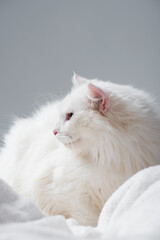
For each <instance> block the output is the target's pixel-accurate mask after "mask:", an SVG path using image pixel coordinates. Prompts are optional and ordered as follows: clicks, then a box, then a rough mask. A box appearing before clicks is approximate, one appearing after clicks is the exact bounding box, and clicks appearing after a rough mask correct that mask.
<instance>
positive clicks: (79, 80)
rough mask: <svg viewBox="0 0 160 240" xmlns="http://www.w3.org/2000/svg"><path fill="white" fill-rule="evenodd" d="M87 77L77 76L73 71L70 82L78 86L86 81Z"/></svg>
mask: <svg viewBox="0 0 160 240" xmlns="http://www.w3.org/2000/svg"><path fill="white" fill-rule="evenodd" d="M87 81H88V80H87V79H86V78H83V77H80V76H78V75H77V74H76V73H74V75H73V78H72V83H73V85H74V86H75V87H78V86H79V85H81V84H84V83H87Z"/></svg>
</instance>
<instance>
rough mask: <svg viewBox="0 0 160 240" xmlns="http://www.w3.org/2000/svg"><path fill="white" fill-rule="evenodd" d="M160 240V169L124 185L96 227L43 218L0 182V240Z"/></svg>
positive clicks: (141, 173) (144, 172)
mask: <svg viewBox="0 0 160 240" xmlns="http://www.w3.org/2000/svg"><path fill="white" fill-rule="evenodd" d="M86 238H87V239H106V240H121V239H126V240H130V239H131V240H132V239H133V240H137V239H144V240H158V239H160V166H155V167H150V168H147V169H145V170H143V171H141V172H139V173H137V174H136V175H135V176H133V177H132V178H131V179H129V180H128V181H127V182H126V183H124V184H123V185H122V186H121V187H120V188H119V189H118V190H117V191H116V192H115V193H114V194H113V195H112V196H111V198H110V199H109V200H108V201H107V203H106V204H105V206H104V208H103V209H102V212H101V214H100V217H99V221H98V226H97V227H96V228H93V227H84V226H80V225H79V224H78V223H77V222H76V221H75V220H73V219H68V220H65V218H64V217H63V216H53V217H47V216H45V215H44V214H43V213H42V212H41V211H40V210H39V209H38V208H37V207H36V206H35V205H34V204H33V203H32V202H31V201H30V200H29V199H27V198H24V197H20V196H18V195H17V194H16V193H15V192H14V191H13V190H12V189H11V188H10V187H8V186H7V184H5V183H4V182H3V181H0V240H1V239H3V240H5V239H7V240H14V239H15V240H21V239H23V240H28V239H31V240H41V239H43V240H50V239H52V240H53V239H74V240H76V239H77V240H78V239H86Z"/></svg>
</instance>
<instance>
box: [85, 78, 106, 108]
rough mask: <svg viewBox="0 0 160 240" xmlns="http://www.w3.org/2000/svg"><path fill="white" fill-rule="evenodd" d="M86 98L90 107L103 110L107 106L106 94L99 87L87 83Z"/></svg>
mask: <svg viewBox="0 0 160 240" xmlns="http://www.w3.org/2000/svg"><path fill="white" fill-rule="evenodd" d="M88 99H89V101H90V103H91V107H92V108H96V109H97V110H101V111H105V110H106V109H107V107H108V96H107V94H106V93H105V92H104V91H103V90H102V89H100V88H99V87H97V86H95V85H93V84H91V83H89V84H88Z"/></svg>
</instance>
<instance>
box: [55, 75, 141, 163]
mask: <svg viewBox="0 0 160 240" xmlns="http://www.w3.org/2000/svg"><path fill="white" fill-rule="evenodd" d="M73 85H74V86H73V88H72V90H71V92H70V93H69V94H68V95H67V96H66V97H65V98H64V99H63V100H62V102H61V108H60V117H59V120H58V122H57V125H56V126H55V129H54V131H53V132H54V134H55V136H56V137H57V138H58V139H59V140H60V141H61V142H62V143H63V144H64V145H65V146H66V147H68V148H71V149H73V150H74V151H75V152H76V153H77V154H78V155H81V156H90V157H91V158H94V159H96V160H97V159H99V158H101V159H105V158H106V156H107V158H108V161H111V160H114V157H115V155H116V152H117V153H118V152H121V151H122V152H123V149H122V144H123V145H124V146H125V145H126V144H128V143H129V141H130V139H131V137H129V134H131V135H135V136H136V132H137V131H138V126H139V125H138V124H139V121H140V116H143V111H145V104H144V103H145V101H144V96H143V95H144V94H143V92H141V91H139V90H135V89H134V88H132V87H128V86H121V85H117V84H113V83H110V82H102V81H98V80H87V79H85V78H82V77H79V76H77V75H74V77H73ZM142 103H143V104H142ZM143 107H144V108H143ZM135 126H136V127H137V128H135ZM108 152H109V154H108ZM107 154H108V155H107Z"/></svg>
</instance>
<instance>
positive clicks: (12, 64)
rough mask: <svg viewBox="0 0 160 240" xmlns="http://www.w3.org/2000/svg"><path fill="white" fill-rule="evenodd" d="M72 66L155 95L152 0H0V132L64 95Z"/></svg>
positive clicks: (159, 34)
mask: <svg viewBox="0 0 160 240" xmlns="http://www.w3.org/2000/svg"><path fill="white" fill-rule="evenodd" d="M73 71H75V72H77V73H79V74H80V75H82V76H85V77H88V78H99V79H103V80H111V81H113V82H116V83H121V84H132V85H134V86H136V87H138V88H142V89H146V90H148V91H150V92H151V93H153V95H154V96H156V97H157V101H160V94H159V90H160V82H159V81H160V1H159V0H104V1H103V0H97V1H94V0H79V1H76V0H63V1H62V0H57V1H54V0H43V1H42V0H10V1H9V0H1V1H0V138H1V137H2V135H3V133H4V132H5V131H6V129H7V128H8V125H9V124H10V123H11V119H12V117H13V115H19V116H27V115H28V114H29V113H30V112H32V111H33V110H34V109H35V108H36V106H37V104H42V103H43V102H45V101H47V99H50V98H51V97H55V96H62V95H64V94H65V93H66V92H67V91H68V90H69V89H70V87H71V82H70V79H71V76H72V73H73Z"/></svg>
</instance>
